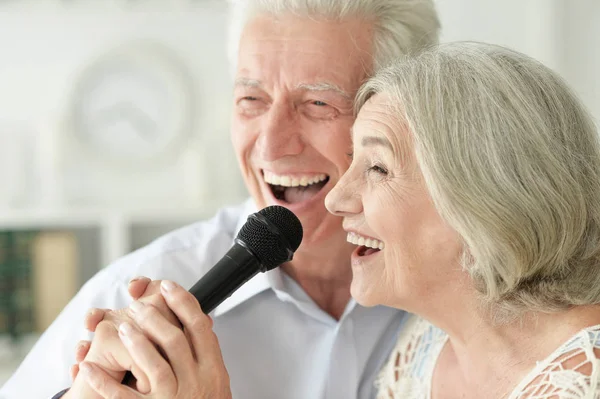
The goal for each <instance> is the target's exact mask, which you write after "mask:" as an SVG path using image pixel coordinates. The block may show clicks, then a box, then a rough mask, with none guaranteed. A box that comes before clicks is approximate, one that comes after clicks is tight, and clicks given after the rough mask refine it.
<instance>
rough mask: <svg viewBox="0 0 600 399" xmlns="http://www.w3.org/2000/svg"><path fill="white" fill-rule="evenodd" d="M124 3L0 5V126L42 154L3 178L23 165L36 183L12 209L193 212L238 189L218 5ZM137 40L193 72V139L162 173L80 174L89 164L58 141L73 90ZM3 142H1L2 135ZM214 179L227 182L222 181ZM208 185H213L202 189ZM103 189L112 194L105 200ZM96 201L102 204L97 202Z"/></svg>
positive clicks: (223, 15) (223, 32) (87, 171)
mask: <svg viewBox="0 0 600 399" xmlns="http://www.w3.org/2000/svg"><path fill="white" fill-rule="evenodd" d="M15 3H17V2H15ZM15 3H13V4H15ZM125 3H127V2H125V1H111V2H109V1H107V2H99V1H97V2H61V1H58V0H57V1H46V2H21V4H20V5H19V4H16V5H15V6H13V7H8V6H6V7H5V8H4V9H2V8H1V6H0V9H1V10H2V11H1V12H0V49H1V53H0V130H3V129H4V130H6V129H8V130H10V129H13V131H14V135H23V134H25V133H27V134H29V135H33V136H34V137H33V138H32V139H31V140H30V142H29V144H30V145H31V144H35V143H38V144H39V143H41V144H39V145H37V146H35V147H34V148H32V151H34V150H35V149H37V150H39V151H38V152H37V153H34V154H33V155H34V156H33V157H31V155H32V153H31V151H29V152H27V155H28V156H27V157H25V156H23V157H22V158H23V159H22V162H21V163H20V164H18V165H16V166H15V170H16V171H15V172H14V173H5V174H7V175H10V174H12V175H16V174H21V173H22V170H23V169H25V168H26V165H25V164H26V163H34V164H36V166H37V168H34V169H35V170H34V171H33V175H34V176H23V180H26V179H30V180H31V179H32V180H33V181H34V183H33V184H30V185H29V186H28V187H27V190H26V191H28V192H27V193H25V194H23V195H20V196H19V198H18V201H16V202H18V203H19V205H22V206H25V205H27V206H38V207H48V206H50V205H52V206H61V205H63V203H66V204H67V205H68V206H78V207H81V206H87V207H89V206H102V204H106V206H111V207H118V206H119V204H121V203H123V206H125V207H130V206H135V204H136V203H137V204H140V200H141V199H145V201H144V202H142V205H141V206H144V205H146V206H147V207H150V208H152V207H154V208H156V207H157V206H161V207H165V206H166V207H168V206H169V205H171V206H172V207H174V208H175V207H180V206H187V207H193V206H194V204H197V203H198V202H201V201H204V200H207V199H214V196H215V195H219V196H235V195H236V194H239V192H240V191H241V190H240V184H239V179H238V180H236V179H237V167H236V164H235V161H234V158H233V155H232V153H231V151H230V145H229V144H228V143H229V135H228V123H229V107H230V77H229V75H228V70H227V68H226V65H227V64H226V51H225V35H226V30H225V26H226V9H225V4H224V2H222V1H203V2H201V1H196V2H191V1H180V3H181V4H187V6H185V5H179V6H178V5H177V3H171V5H166V4H168V3H166V2H149V1H146V2H139V3H138V5H137V6H136V5H134V6H131V7H123V6H119V5H118V4H125ZM139 4H142V5H139ZM144 4H145V5H144ZM139 39H150V40H154V41H157V42H160V43H162V44H165V45H167V46H168V47H170V48H171V49H172V50H173V51H174V52H175V53H176V54H177V55H178V56H179V58H181V59H182V60H183V62H184V63H185V64H186V67H187V68H188V69H189V70H190V72H191V76H192V78H193V85H194V89H195V93H196V98H195V100H196V108H195V112H194V126H195V129H194V131H193V132H192V137H193V138H192V140H190V144H189V146H188V148H187V149H186V151H185V153H184V154H182V155H183V156H181V157H180V159H179V160H177V161H176V162H173V163H172V164H170V165H167V166H166V167H164V168H162V170H160V171H156V170H154V171H148V173H146V172H141V173H139V172H138V173H137V174H134V173H133V172H131V171H128V170H127V169H126V168H125V169H124V170H122V171H120V172H117V173H114V172H112V174H111V172H104V171H98V170H97V169H98V168H96V169H94V170H92V169H91V168H90V169H83V170H81V171H79V170H77V169H78V165H79V164H78V163H81V164H84V163H85V164H86V166H87V163H88V159H86V156H85V155H80V154H77V153H75V151H74V149H73V148H72V147H69V146H66V145H65V143H64V142H65V139H64V136H65V131H64V123H65V118H66V115H67V110H68V107H69V103H70V101H72V99H71V95H72V92H73V88H74V87H75V85H76V84H77V81H78V78H79V76H80V74H81V73H83V72H84V71H85V69H86V67H88V66H90V65H93V63H94V62H95V61H96V59H98V57H101V56H102V55H103V54H104V53H105V52H109V51H111V50H112V49H113V48H114V47H115V46H117V45H119V44H122V43H127V42H130V41H133V40H139ZM4 138H5V140H7V139H6V137H4ZM1 144H4V146H5V148H7V147H6V146H8V144H7V143H6V141H5V142H2V135H0V145H1ZM12 145H14V143H12ZM215 148H218V149H219V150H218V151H214V149H215ZM0 154H1V148H0ZM25 158H27V159H25ZM23 161H24V162H23ZM38 163H42V164H41V165H38ZM209 168H212V169H213V170H211V171H209V170H208V169H209ZM48 169H51V170H52V171H49V170H48ZM53 169H56V170H53ZM40 175H41V176H40ZM220 177H223V178H224V179H225V180H227V181H231V182H232V183H231V184H227V183H223V184H219V183H220V179H219V178H220ZM48 180H50V181H48ZM44 183H45V184H44ZM209 185H213V187H211V188H210V189H208V188H205V187H207V186H209ZM230 185H233V186H234V188H233V189H231V188H230V187H229V186H230ZM133 188H135V190H134V189H133ZM44 189H48V192H45V191H43V190H44ZM50 191H52V192H50ZM88 191H89V193H88ZM110 192H112V193H113V194H111V195H112V196H113V197H114V198H109V195H108V194H107V193H110ZM138 192H139V194H137V193H138ZM136 195H139V196H138V197H136ZM49 196H52V197H55V196H58V197H59V198H52V199H51V200H49V201H50V202H51V204H50V203H45V202H43V201H45V200H47V199H48V198H47V197H49ZM208 197H212V198H208ZM94 198H98V199H99V200H98V201H95V202H96V203H94ZM40 201H42V202H40ZM1 204H2V201H0V205H1Z"/></svg>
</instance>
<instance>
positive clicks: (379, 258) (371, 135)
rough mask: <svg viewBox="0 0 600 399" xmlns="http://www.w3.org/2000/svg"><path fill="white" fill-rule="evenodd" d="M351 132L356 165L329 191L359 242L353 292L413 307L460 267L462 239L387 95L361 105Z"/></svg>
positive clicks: (362, 299)
mask: <svg viewBox="0 0 600 399" xmlns="http://www.w3.org/2000/svg"><path fill="white" fill-rule="evenodd" d="M352 135H353V160H352V164H351V166H350V168H349V169H348V171H347V172H346V173H345V174H344V175H343V177H342V178H341V180H340V181H339V182H338V183H337V185H336V186H335V187H334V189H333V190H332V191H331V192H330V193H329V194H328V195H327V198H326V206H327V209H328V210H329V212H331V213H333V214H335V215H338V216H342V217H343V218H344V230H346V231H347V233H348V241H350V242H352V243H354V244H357V247H356V249H355V251H354V252H353V253H352V271H353V280H352V287H351V290H352V296H353V297H354V298H355V299H356V300H357V301H358V302H359V303H361V304H362V305H365V306H372V305H378V304H383V305H388V306H393V307H398V308H402V309H406V310H409V311H414V310H415V309H418V308H419V307H420V306H422V305H425V303H427V302H428V301H429V300H430V299H431V294H432V293H435V292H437V290H438V289H441V288H443V287H444V286H446V287H447V286H448V283H449V281H448V278H449V277H450V276H456V271H457V270H460V267H461V266H460V264H459V257H460V254H461V252H462V242H461V239H460V237H459V235H458V234H457V233H456V232H455V231H454V230H453V229H452V228H451V227H450V226H448V225H447V224H446V223H445V221H444V220H442V218H441V217H440V216H439V214H438V213H437V211H436V209H435V207H434V206H433V202H432V200H431V197H430V196H429V193H428V190H427V188H426V186H425V182H424V180H423V177H422V175H421V171H420V170H419V167H418V165H417V162H416V159H415V153H414V145H413V140H412V137H411V134H410V132H409V131H408V129H407V126H406V125H405V123H404V121H403V120H402V118H401V117H400V115H399V114H398V112H394V111H393V110H392V109H390V107H389V102H388V98H387V97H386V96H385V95H384V94H379V95H375V96H374V97H372V98H371V99H370V100H369V101H368V102H367V103H366V104H365V105H364V106H363V108H362V109H361V111H360V113H359V115H358V118H357V119H356V122H355V123H354V127H353V133H352ZM375 248H377V249H375Z"/></svg>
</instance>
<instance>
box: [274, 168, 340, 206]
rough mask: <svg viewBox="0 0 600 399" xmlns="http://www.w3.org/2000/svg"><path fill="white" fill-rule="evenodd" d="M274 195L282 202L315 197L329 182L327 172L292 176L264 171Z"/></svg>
mask: <svg viewBox="0 0 600 399" xmlns="http://www.w3.org/2000/svg"><path fill="white" fill-rule="evenodd" d="M263 177H264V179H265V182H266V183H267V184H268V185H269V187H270V188H271V192H272V193H273V196H274V197H275V198H276V199H277V200H279V201H282V202H285V203H288V204H296V203H300V202H303V201H306V200H309V199H311V198H313V197H314V196H315V195H317V194H318V193H319V192H320V191H321V189H323V187H325V185H326V184H327V182H329V176H327V175H326V174H316V175H306V176H290V175H276V174H274V173H272V172H268V171H263Z"/></svg>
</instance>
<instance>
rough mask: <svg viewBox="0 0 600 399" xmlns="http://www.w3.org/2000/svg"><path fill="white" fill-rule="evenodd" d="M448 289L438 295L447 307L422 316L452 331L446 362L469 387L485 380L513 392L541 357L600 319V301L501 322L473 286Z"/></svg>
mask: <svg viewBox="0 0 600 399" xmlns="http://www.w3.org/2000/svg"><path fill="white" fill-rule="evenodd" d="M461 286H462V284H461ZM461 288H462V287H461ZM447 294H448V295H444V294H443V296H444V297H446V296H447V297H446V298H443V299H442V300H441V301H437V300H436V301H437V303H444V306H443V309H439V310H438V309H436V310H435V311H432V312H430V313H429V314H427V315H426V316H425V315H424V316H425V317H426V318H427V319H428V320H430V321H431V322H432V323H433V324H435V325H436V326H438V327H439V328H441V329H443V330H444V331H445V332H446V333H447V334H448V335H449V342H448V345H447V347H446V348H444V351H445V352H446V355H447V356H446V359H447V360H449V362H448V363H445V364H446V365H448V367H455V368H456V372H457V373H458V374H457V378H459V379H460V381H461V383H462V385H463V386H464V387H466V390H467V392H476V390H477V389H478V388H477V387H478V386H479V387H481V381H490V382H491V381H494V382H493V384H495V386H496V387H497V391H498V392H510V391H512V389H514V387H515V386H516V385H517V384H518V383H519V382H520V381H521V380H522V379H523V378H525V376H526V375H527V374H528V373H529V372H530V371H531V370H532V369H533V368H534V367H535V365H536V362H537V361H541V360H543V359H545V358H547V357H548V356H549V355H550V354H551V353H552V352H553V351H554V350H556V349H557V348H558V347H559V346H560V345H562V344H563V343H565V342H566V341H567V340H568V339H569V338H571V337H572V336H573V335H575V334H576V333H577V332H579V331H581V330H582V329H583V328H586V327H589V326H592V325H596V324H600V306H578V307H574V308H572V309H569V310H566V311H562V312H555V313H541V312H536V313H527V314H525V315H523V316H522V317H520V318H518V319H516V320H515V321H512V322H509V323H506V324H498V323H495V322H494V321H493V318H492V315H491V314H490V312H487V311H485V310H483V309H482V307H481V306H480V303H481V301H480V298H479V294H478V293H476V292H475V291H474V289H472V288H471V289H470V290H468V291H465V290H463V289H461V290H460V291H459V292H457V290H456V289H455V288H454V289H452V290H448V292H447ZM437 299H440V298H439V297H438V298H437ZM438 308H439V306H438ZM423 313H424V312H423ZM500 378H501V379H500Z"/></svg>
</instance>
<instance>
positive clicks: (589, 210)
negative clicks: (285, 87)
mask: <svg viewBox="0 0 600 399" xmlns="http://www.w3.org/2000/svg"><path fill="white" fill-rule="evenodd" d="M377 93H386V94H387V95H388V96H389V98H390V102H391V106H392V107H393V109H394V112H397V113H398V117H399V118H403V119H405V120H406V122H407V123H408V125H409V128H410V130H411V133H412V135H413V137H414V143H415V151H416V158H417V162H418V164H419V166H420V168H421V171H422V173H423V176H424V178H425V181H426V184H427V187H428V189H429V191H430V194H431V196H432V198H433V200H434V203H435V206H436V208H437V210H438V211H439V213H440V214H441V215H442V217H443V218H445V220H447V222H448V223H449V224H450V225H451V226H452V227H453V228H454V229H455V230H456V231H457V232H458V233H459V234H460V235H461V236H462V238H463V240H464V242H465V256H464V257H463V259H464V266H465V268H466V270H468V271H469V272H470V274H471V276H472V277H473V279H474V282H475V286H476V287H477V288H478V290H479V291H480V292H482V294H483V295H484V297H485V298H486V299H487V301H486V303H488V304H491V305H492V306H493V307H494V308H495V309H496V310H498V312H496V317H499V318H502V319H506V318H507V317H511V316H512V317H514V316H517V315H519V314H522V312H523V311H528V310H531V311H555V310H561V309H565V308H569V307H571V306H575V305H585V304H598V303H600V143H599V138H598V131H597V129H596V126H595V125H594V122H593V120H592V118H591V117H590V115H589V113H588V112H587V110H586V109H585V108H584V107H583V105H582V104H581V103H580V101H579V100H578V99H577V98H576V96H575V95H574V94H573V93H572V91H571V90H570V89H569V88H568V87H567V85H566V84H565V83H564V82H563V81H562V80H561V78H560V77H559V76H557V74H556V73H554V72H553V71H551V70H550V69H549V68H547V67H545V66H543V65H542V64H540V63H539V62H537V61H535V60H533V59H531V58H530V57H527V56H525V55H523V54H520V53H518V52H515V51H512V50H509V49H507V48H503V47H500V46H494V45H490V44H483V43H451V44H445V45H441V46H436V47H434V48H432V49H430V50H427V51H424V52H422V53H421V54H418V55H416V56H414V57H405V58H404V59H401V60H399V61H397V62H394V63H393V64H392V65H390V66H389V67H387V68H384V69H382V70H381V71H379V72H378V73H377V74H376V76H374V77H373V78H371V79H370V80H369V81H368V82H367V83H365V85H363V87H362V88H361V90H360V91H359V93H358V95H357V101H356V106H357V109H359V108H360V107H361V106H362V105H363V104H364V103H365V102H366V101H367V100H368V99H369V97H371V96H373V95H374V94H377Z"/></svg>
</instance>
